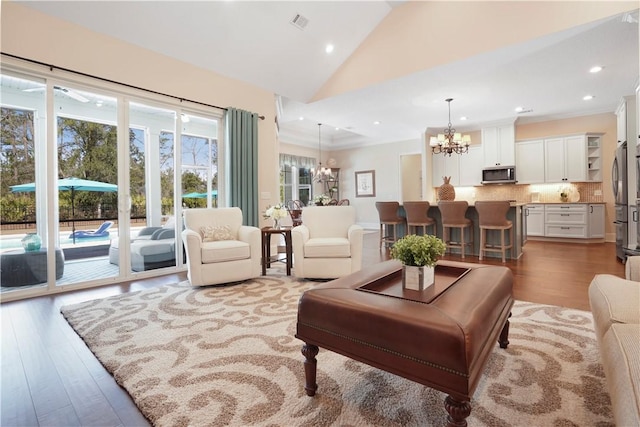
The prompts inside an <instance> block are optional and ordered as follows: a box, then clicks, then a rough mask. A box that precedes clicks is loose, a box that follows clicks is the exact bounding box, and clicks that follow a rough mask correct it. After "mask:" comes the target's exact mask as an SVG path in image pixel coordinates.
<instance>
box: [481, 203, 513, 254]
mask: <svg viewBox="0 0 640 427" xmlns="http://www.w3.org/2000/svg"><path fill="white" fill-rule="evenodd" d="M475 205H476V212H478V222H479V225H480V251H479V252H480V261H482V255H483V252H501V253H502V262H506V252H507V249H511V248H512V247H513V223H512V222H511V221H509V220H508V219H507V212H509V208H510V207H511V203H509V202H508V201H506V200H504V201H484V202H476V204H475ZM488 230H500V246H498V245H488V244H487V231H488ZM507 230H509V244H508V245H507V244H506V243H505V237H504V235H505V231H507Z"/></svg>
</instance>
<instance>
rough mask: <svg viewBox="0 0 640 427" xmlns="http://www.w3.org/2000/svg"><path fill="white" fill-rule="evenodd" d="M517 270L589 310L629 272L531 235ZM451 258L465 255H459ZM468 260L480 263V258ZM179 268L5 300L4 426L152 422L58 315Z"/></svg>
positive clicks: (535, 295) (543, 298)
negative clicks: (592, 289)
mask: <svg viewBox="0 0 640 427" xmlns="http://www.w3.org/2000/svg"><path fill="white" fill-rule="evenodd" d="M364 246H365V247H364V258H363V265H364V266H365V268H366V266H367V265H370V264H373V263H377V262H380V261H382V260H386V259H388V251H382V250H380V249H379V243H378V234H377V233H369V234H366V235H365V245H364ZM523 252H524V254H523V256H522V257H521V259H519V260H517V261H507V263H506V264H502V263H501V262H500V260H499V259H497V260H488V261H487V260H484V261H483V264H495V265H506V266H508V267H509V268H511V270H512V271H513V274H514V296H515V298H516V299H518V300H523V301H531V302H536V303H542V304H550V305H559V306H564V307H570V308H576V309H580V310H589V301H588V297H587V288H588V286H589V283H590V282H591V279H592V278H593V276H594V275H595V274H598V273H609V274H614V275H617V276H621V277H624V265H623V264H621V263H620V262H618V261H616V257H615V245H614V244H613V243H602V244H590V245H586V244H570V243H546V242H538V241H529V242H528V243H527V244H526V245H525V247H524V250H523ZM445 259H451V260H462V259H461V258H460V257H458V256H446V257H445ZM464 261H466V262H475V263H478V262H479V261H478V258H477V257H466V258H465V259H464ZM185 278H186V274H184V273H183V274H173V275H169V276H165V277H161V278H153V279H146V280H142V281H135V282H131V283H127V284H121V285H111V286H104V287H101V288H96V289H89V290H81V291H74V292H69V293H66V294H59V295H54V296H47V297H38V298H33V299H29V300H23V301H15V302H9V303H5V304H2V305H1V306H0V314H1V316H2V318H1V321H2V324H1V327H2V348H1V353H0V357H1V362H2V363H1V365H2V371H1V375H2V376H1V379H0V382H1V384H0V385H1V389H0V393H1V396H2V400H1V402H0V412H1V419H0V425H2V426H89V425H100V426H146V425H149V424H148V422H147V421H146V419H145V418H144V417H143V416H142V414H141V413H140V412H139V411H138V409H137V407H136V406H135V405H134V404H133V401H132V400H131V399H130V398H129V395H128V394H127V393H126V392H125V391H124V390H123V389H121V388H120V387H119V386H118V384H116V382H115V381H114V380H113V378H112V377H111V375H109V374H108V373H107V372H106V370H105V369H104V368H103V367H102V365H101V364H100V363H99V362H98V360H97V359H96V358H95V357H94V356H93V354H92V353H91V352H90V351H89V349H88V348H87V347H86V346H85V344H84V342H83V341H82V340H81V339H80V338H79V337H78V336H77V335H76V334H75V332H74V331H73V330H72V329H71V327H70V326H69V325H68V324H67V322H66V321H65V320H64V318H63V317H62V315H61V314H60V307H61V306H63V305H68V304H73V303H77V302H81V301H87V300H92V299H97V298H104V297H107V296H111V295H116V294H120V293H124V292H129V291H135V290H140V289H145V288H152V287H156V286H161V285H164V284H169V283H175V282H177V281H180V280H184V279H185Z"/></svg>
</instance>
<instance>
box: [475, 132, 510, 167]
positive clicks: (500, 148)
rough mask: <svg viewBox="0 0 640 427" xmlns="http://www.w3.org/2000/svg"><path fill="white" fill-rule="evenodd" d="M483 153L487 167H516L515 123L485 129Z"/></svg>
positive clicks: (483, 133) (484, 163)
mask: <svg viewBox="0 0 640 427" xmlns="http://www.w3.org/2000/svg"><path fill="white" fill-rule="evenodd" d="M482 152H483V165H484V166H485V167H491V166H513V165H515V164H516V154H515V126H514V125H513V123H510V124H508V125H502V126H494V127H487V128H483V129H482Z"/></svg>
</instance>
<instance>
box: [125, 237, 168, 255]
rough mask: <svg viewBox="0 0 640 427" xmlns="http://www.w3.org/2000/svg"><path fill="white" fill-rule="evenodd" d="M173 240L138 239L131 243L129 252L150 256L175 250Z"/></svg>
mask: <svg viewBox="0 0 640 427" xmlns="http://www.w3.org/2000/svg"><path fill="white" fill-rule="evenodd" d="M174 242H175V240H173V239H164V240H140V241H136V242H132V243H131V252H132V253H137V254H140V255H141V256H151V255H158V254H165V253H173V252H175V246H174Z"/></svg>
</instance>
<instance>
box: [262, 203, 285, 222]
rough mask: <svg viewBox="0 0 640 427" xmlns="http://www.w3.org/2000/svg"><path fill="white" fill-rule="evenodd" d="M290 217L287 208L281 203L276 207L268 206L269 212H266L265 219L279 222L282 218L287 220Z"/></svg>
mask: <svg viewBox="0 0 640 427" xmlns="http://www.w3.org/2000/svg"><path fill="white" fill-rule="evenodd" d="M287 215H288V212H287V208H286V207H285V206H284V205H283V204H281V203H279V204H277V205H275V206H268V207H267V210H266V211H264V215H263V217H264V219H269V218H270V219H273V220H275V221H279V220H281V219H282V218H286V217H287Z"/></svg>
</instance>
